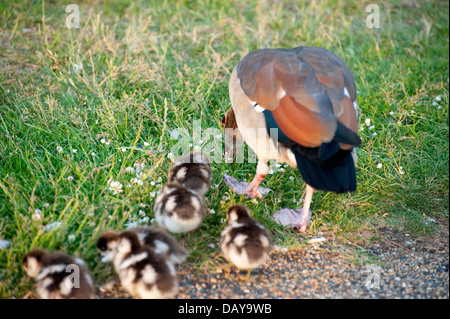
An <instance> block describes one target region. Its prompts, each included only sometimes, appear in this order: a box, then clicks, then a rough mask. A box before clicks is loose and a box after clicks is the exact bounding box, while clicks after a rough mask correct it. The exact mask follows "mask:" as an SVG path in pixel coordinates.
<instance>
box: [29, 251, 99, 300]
mask: <svg viewBox="0 0 450 319" xmlns="http://www.w3.org/2000/svg"><path fill="white" fill-rule="evenodd" d="M22 264H23V268H24V269H25V271H26V273H27V275H28V276H29V277H31V278H35V279H36V282H37V292H38V294H39V296H40V297H41V298H42V299H93V298H95V287H94V283H93V281H92V278H91V275H90V273H89V269H88V267H87V265H86V263H85V262H84V261H83V260H82V259H80V258H74V257H72V256H70V255H68V254H65V253H63V252H48V251H46V250H43V249H38V248H35V249H33V250H32V251H30V252H29V253H27V254H26V255H25V256H24V257H23V260H22Z"/></svg>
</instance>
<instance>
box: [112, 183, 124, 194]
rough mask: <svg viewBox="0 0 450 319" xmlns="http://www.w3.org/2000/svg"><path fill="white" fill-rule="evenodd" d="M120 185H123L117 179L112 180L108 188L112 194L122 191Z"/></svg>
mask: <svg viewBox="0 0 450 319" xmlns="http://www.w3.org/2000/svg"><path fill="white" fill-rule="evenodd" d="M122 187H123V185H122V184H121V183H120V182H118V181H112V182H111V183H109V190H110V191H112V192H113V194H114V195H117V194H119V193H122V192H123V189H122Z"/></svg>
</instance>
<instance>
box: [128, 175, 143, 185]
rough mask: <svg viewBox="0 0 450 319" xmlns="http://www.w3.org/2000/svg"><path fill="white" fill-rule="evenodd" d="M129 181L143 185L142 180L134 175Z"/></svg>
mask: <svg viewBox="0 0 450 319" xmlns="http://www.w3.org/2000/svg"><path fill="white" fill-rule="evenodd" d="M130 182H131V184H138V185H143V184H144V182H143V181H142V180H141V179H139V178H136V177H134V178H132V179H131V180H130Z"/></svg>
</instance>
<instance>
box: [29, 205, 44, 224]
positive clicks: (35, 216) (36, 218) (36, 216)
mask: <svg viewBox="0 0 450 319" xmlns="http://www.w3.org/2000/svg"><path fill="white" fill-rule="evenodd" d="M31 219H32V220H33V221H35V222H38V221H41V220H42V212H41V210H40V209H39V208H36V209H35V210H34V214H33V215H31Z"/></svg>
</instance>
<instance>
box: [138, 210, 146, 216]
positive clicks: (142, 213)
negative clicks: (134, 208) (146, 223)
mask: <svg viewBox="0 0 450 319" xmlns="http://www.w3.org/2000/svg"><path fill="white" fill-rule="evenodd" d="M138 214H139V217H144V216H145V211H143V210H142V209H140V210H139V212H138Z"/></svg>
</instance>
